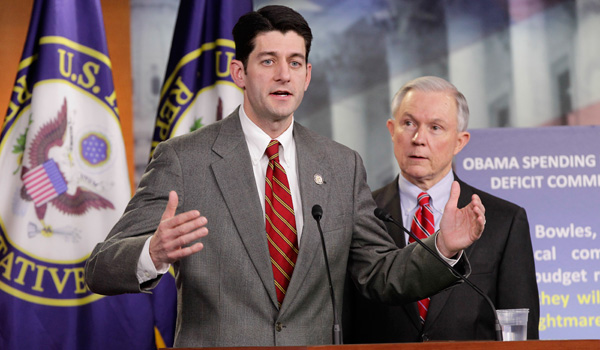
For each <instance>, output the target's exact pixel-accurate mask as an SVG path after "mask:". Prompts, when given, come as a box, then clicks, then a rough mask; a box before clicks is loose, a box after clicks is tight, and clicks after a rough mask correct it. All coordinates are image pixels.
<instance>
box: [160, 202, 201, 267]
mask: <svg viewBox="0 0 600 350" xmlns="http://www.w3.org/2000/svg"><path fill="white" fill-rule="evenodd" d="M178 203H179V199H178V197H177V193H176V192H175V191H171V192H169V202H168V203H167V207H166V208H165V211H164V212H163V215H162V218H161V219H160V224H159V225H158V228H157V229H156V232H154V235H153V236H152V238H151V239H150V258H152V262H154V266H155V267H156V269H157V270H160V269H163V268H165V267H166V266H168V265H169V264H172V263H174V262H175V261H177V260H179V259H181V258H184V257H186V256H189V255H192V254H194V253H197V252H199V251H200V250H202V248H204V245H203V244H202V243H200V242H198V243H194V244H192V245H190V246H188V244H189V243H191V242H193V241H195V240H197V239H199V238H201V237H204V236H206V235H207V234H208V229H207V228H206V227H205V225H206V223H207V222H208V221H207V219H206V218H205V217H203V216H200V212H199V211H198V210H190V211H188V212H185V213H181V214H178V215H175V211H176V210H177V204H178Z"/></svg>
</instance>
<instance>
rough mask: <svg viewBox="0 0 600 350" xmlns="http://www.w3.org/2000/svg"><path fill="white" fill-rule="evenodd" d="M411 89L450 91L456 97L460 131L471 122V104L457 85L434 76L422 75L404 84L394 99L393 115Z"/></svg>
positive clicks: (464, 129)
mask: <svg viewBox="0 0 600 350" xmlns="http://www.w3.org/2000/svg"><path fill="white" fill-rule="evenodd" d="M411 90H416V91H423V92H448V93H450V94H451V96H452V97H454V100H455V102H456V106H457V107H458V110H457V113H456V116H457V118H458V131H459V132H462V131H466V130H467V126H468V124H469V105H468V104H467V99H466V98H465V96H464V95H463V94H462V93H461V92H460V91H458V89H457V88H456V86H454V85H452V84H451V83H450V82H448V81H446V80H444V79H442V78H438V77H434V76H425V77H420V78H417V79H414V80H411V81H409V82H408V83H406V84H404V86H402V87H401V88H400V90H398V92H397V93H396V95H394V98H393V99H392V116H394V117H395V115H396V112H397V111H398V108H400V104H401V103H402V100H403V99H404V96H406V94H407V93H408V92H409V91H411Z"/></svg>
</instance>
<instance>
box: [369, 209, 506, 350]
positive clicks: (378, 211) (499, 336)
mask: <svg viewBox="0 0 600 350" xmlns="http://www.w3.org/2000/svg"><path fill="white" fill-rule="evenodd" d="M375 216H377V218H379V219H380V220H382V221H386V222H391V223H392V224H394V225H396V226H397V227H398V228H400V229H402V231H404V232H406V233H408V235H409V236H411V237H412V239H414V240H415V242H417V243H418V244H420V245H421V246H422V247H423V248H425V250H427V251H428V252H429V253H430V254H431V255H433V256H435V257H436V258H437V259H438V260H439V261H440V262H441V263H442V264H444V266H446V267H447V268H448V269H450V271H452V272H453V273H454V275H456V276H457V277H459V278H460V279H462V280H463V281H464V282H465V283H466V284H468V285H469V286H470V287H471V288H473V290H475V291H476V292H477V293H478V294H479V295H481V296H482V297H483V298H484V299H485V300H486V301H487V303H488V304H489V305H490V307H491V308H492V311H493V312H494V331H495V333H496V340H497V341H502V326H501V325H500V321H499V320H498V313H497V312H496V307H495V306H494V303H492V300H490V298H489V297H488V296H487V295H486V294H485V293H484V292H483V291H482V290H481V289H479V287H477V286H476V285H474V284H473V283H472V282H471V281H469V280H468V279H467V278H466V277H465V276H463V275H462V274H461V273H459V272H458V271H457V270H456V269H455V268H454V267H452V266H451V265H450V264H448V262H446V260H444V259H443V258H442V257H441V256H440V255H439V254H438V253H437V252H434V251H433V249H431V248H429V247H428V246H427V245H425V243H423V241H421V240H420V239H419V237H417V236H416V235H415V234H414V233H412V232H410V231H409V230H407V229H406V228H404V226H403V225H401V224H400V223H398V222H397V221H396V220H394V218H393V217H392V216H391V215H390V214H389V213H387V212H386V211H385V210H383V209H381V208H375Z"/></svg>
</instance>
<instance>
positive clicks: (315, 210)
mask: <svg viewBox="0 0 600 350" xmlns="http://www.w3.org/2000/svg"><path fill="white" fill-rule="evenodd" d="M312 216H313V218H314V219H315V221H316V222H317V227H318V228H319V233H320V234H321V244H322V245H323V256H324V257H325V268H326V269H327V279H328V280H329V292H330V293H331V304H332V306H333V308H332V309H333V344H334V345H340V344H342V327H341V326H340V321H339V320H338V316H337V311H336V307H335V293H334V292H333V284H332V283H331V269H330V268H329V260H328V259H327V249H326V248H325V237H323V230H322V229H321V218H322V217H323V208H321V206H320V205H318V204H315V205H314V206H313V207H312Z"/></svg>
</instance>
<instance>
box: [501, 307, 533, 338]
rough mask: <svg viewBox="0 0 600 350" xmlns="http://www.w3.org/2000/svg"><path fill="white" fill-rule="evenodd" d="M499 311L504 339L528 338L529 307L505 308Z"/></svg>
mask: <svg viewBox="0 0 600 350" xmlns="http://www.w3.org/2000/svg"><path fill="white" fill-rule="evenodd" d="M497 312H498V320H499V321H500V325H501V326H502V339H503V340H504V341H512V340H527V316H528V315H529V309H504V310H497Z"/></svg>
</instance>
